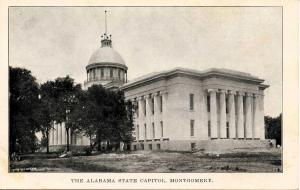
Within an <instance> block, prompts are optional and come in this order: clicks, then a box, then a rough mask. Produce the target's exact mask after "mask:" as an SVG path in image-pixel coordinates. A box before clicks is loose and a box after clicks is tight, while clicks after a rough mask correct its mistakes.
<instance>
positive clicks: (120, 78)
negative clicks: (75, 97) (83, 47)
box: [84, 11, 128, 89]
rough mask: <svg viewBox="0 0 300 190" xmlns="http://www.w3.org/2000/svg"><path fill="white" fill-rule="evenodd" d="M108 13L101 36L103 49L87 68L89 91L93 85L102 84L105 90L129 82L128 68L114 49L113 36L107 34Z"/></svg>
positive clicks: (93, 55) (95, 53)
mask: <svg viewBox="0 0 300 190" xmlns="http://www.w3.org/2000/svg"><path fill="white" fill-rule="evenodd" d="M106 26H107V24H106V11H105V33H104V34H103V35H102V36H101V47H99V48H98V49H97V50H96V51H95V52H94V53H93V54H92V56H91V58H90V60H89V63H88V65H87V66H86V72H87V80H86V81H85V82H84V87H85V88H86V89H87V88H88V87H90V86H92V85H93V84H101V85H102V86H104V87H105V88H109V89H116V88H119V87H120V86H122V85H123V84H124V83H125V82H127V70H128V68H127V66H126V65H125V62H124V60H123V58H122V57H121V56H120V54H119V53H118V52H117V51H115V50H114V49H113V47H112V36H111V35H108V34H107V27H106Z"/></svg>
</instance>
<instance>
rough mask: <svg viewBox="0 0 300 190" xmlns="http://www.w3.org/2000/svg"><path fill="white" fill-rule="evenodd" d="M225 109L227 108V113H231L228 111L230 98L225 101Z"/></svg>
mask: <svg viewBox="0 0 300 190" xmlns="http://www.w3.org/2000/svg"><path fill="white" fill-rule="evenodd" d="M225 108H226V113H229V111H228V98H226V99H225Z"/></svg>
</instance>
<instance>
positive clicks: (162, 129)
mask: <svg viewBox="0 0 300 190" xmlns="http://www.w3.org/2000/svg"><path fill="white" fill-rule="evenodd" d="M160 136H161V137H163V136H164V123H163V122H162V121H161V122H160Z"/></svg>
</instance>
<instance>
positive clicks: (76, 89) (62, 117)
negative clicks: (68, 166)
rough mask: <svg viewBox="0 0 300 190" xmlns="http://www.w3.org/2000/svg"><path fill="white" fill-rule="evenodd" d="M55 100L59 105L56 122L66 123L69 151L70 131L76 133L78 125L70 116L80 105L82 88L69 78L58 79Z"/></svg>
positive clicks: (56, 80)
mask: <svg viewBox="0 0 300 190" xmlns="http://www.w3.org/2000/svg"><path fill="white" fill-rule="evenodd" d="M54 86H55V89H54V98H55V101H56V103H57V105H58V106H57V107H56V111H55V121H56V122H58V123H62V122H65V128H66V134H67V150H69V149H70V142H69V136H70V135H71V134H69V131H70V129H71V130H72V131H76V129H77V126H78V125H77V124H76V122H73V120H70V118H69V117H70V114H72V112H73V110H74V109H75V107H76V106H77V105H78V104H79V98H78V96H79V95H80V93H81V91H82V90H81V86H80V85H79V84H78V85H75V83H74V79H72V78H70V77H69V76H66V77H62V78H57V79H55V82H54Z"/></svg>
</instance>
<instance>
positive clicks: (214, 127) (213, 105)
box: [208, 89, 218, 138]
mask: <svg viewBox="0 0 300 190" xmlns="http://www.w3.org/2000/svg"><path fill="white" fill-rule="evenodd" d="M208 93H209V95H210V126H211V138H218V123H217V102H216V89H209V90H208Z"/></svg>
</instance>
